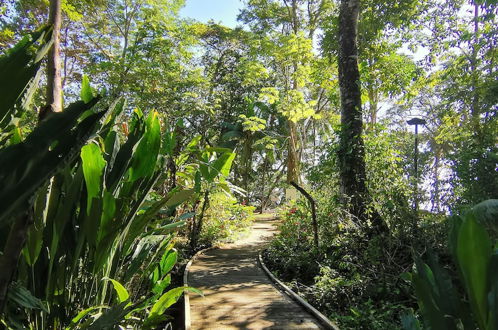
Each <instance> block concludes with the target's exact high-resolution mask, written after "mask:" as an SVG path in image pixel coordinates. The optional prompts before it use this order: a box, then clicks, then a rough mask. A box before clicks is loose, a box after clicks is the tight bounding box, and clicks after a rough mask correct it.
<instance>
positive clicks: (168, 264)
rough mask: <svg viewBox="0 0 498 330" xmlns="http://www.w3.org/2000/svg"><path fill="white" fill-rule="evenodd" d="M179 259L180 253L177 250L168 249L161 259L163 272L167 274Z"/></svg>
mask: <svg viewBox="0 0 498 330" xmlns="http://www.w3.org/2000/svg"><path fill="white" fill-rule="evenodd" d="M177 260H178V253H177V252H176V251H168V253H165V254H164V255H163V257H162V259H161V263H160V265H161V273H162V274H163V275H164V274H167V273H169V272H170V271H171V270H172V269H173V267H174V266H175V264H176V261H177Z"/></svg>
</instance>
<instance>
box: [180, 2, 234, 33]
mask: <svg viewBox="0 0 498 330" xmlns="http://www.w3.org/2000/svg"><path fill="white" fill-rule="evenodd" d="M242 6H243V2H242V1H241V0H186V4H185V7H184V8H183V9H182V10H181V12H180V15H181V16H183V17H190V18H193V19H196V20H198V21H200V22H204V23H206V22H207V21H209V20H210V19H212V20H213V21H214V22H215V23H219V22H221V23H222V24H223V25H226V26H228V27H235V26H236V25H237V15H238V13H239V9H240V8H242Z"/></svg>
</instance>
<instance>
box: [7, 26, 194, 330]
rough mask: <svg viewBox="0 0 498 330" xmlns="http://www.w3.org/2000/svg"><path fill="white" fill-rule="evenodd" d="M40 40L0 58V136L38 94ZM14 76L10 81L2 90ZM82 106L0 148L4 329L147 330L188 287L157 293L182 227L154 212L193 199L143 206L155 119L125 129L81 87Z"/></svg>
mask: <svg viewBox="0 0 498 330" xmlns="http://www.w3.org/2000/svg"><path fill="white" fill-rule="evenodd" d="M46 31H47V29H42V30H41V32H38V33H35V34H33V36H32V38H25V39H23V40H22V41H21V42H20V43H19V45H17V46H16V47H14V49H13V50H11V51H10V52H8V53H7V55H5V56H4V57H2V58H0V68H1V69H2V72H3V71H5V70H10V71H13V74H12V75H11V76H3V75H2V78H1V79H0V84H1V85H6V86H7V85H9V84H10V85H9V86H10V87H11V86H14V87H15V88H14V89H12V88H10V87H9V88H5V89H3V90H2V97H0V99H1V100H2V101H5V100H7V101H9V100H10V101H9V102H7V103H5V102H4V103H2V104H1V106H2V107H1V115H2V128H3V129H4V131H2V133H5V134H6V136H7V137H8V136H9V135H12V134H14V135H15V129H13V130H14V133H12V131H9V130H10V129H11V126H12V125H15V122H16V118H19V116H22V113H23V112H24V111H26V110H27V107H28V104H29V102H26V99H27V98H29V97H30V95H32V94H33V93H34V89H36V85H37V77H38V72H39V71H38V69H39V66H40V65H39V61H40V60H41V57H43V53H41V50H45V51H46V43H45V42H44V40H45V39H44V37H43V36H44V33H45V32H46ZM40 39H42V41H39V43H40V45H39V49H40V50H39V51H36V47H34V46H35V44H36V42H38V40H40ZM32 48H34V49H35V51H33V50H32ZM16 68H17V71H16ZM10 71H9V72H10ZM16 73H18V74H19V76H16ZM12 76H14V77H18V79H16V80H15V81H14V83H11V82H10V83H9V84H7V83H6V80H11V79H12ZM4 94H5V95H4ZM81 98H82V101H79V102H76V103H74V104H72V105H70V106H69V107H67V108H66V109H65V111H63V112H62V113H56V114H51V115H49V116H48V117H47V118H46V119H44V120H43V121H42V122H41V123H40V124H39V125H38V126H37V128H36V129H35V130H33V132H32V133H31V134H29V135H28V136H27V137H26V138H25V139H24V140H20V141H17V140H18V139H14V140H13V141H10V145H9V146H7V147H4V148H2V149H1V150H0V154H1V157H0V159H1V160H2V166H1V172H0V181H2V192H1V194H2V199H1V200H2V208H1V212H0V226H2V227H3V228H2V229H5V228H6V227H8V226H10V228H6V230H2V237H1V238H2V244H0V246H1V247H2V248H3V253H2V255H1V258H0V262H1V263H0V264H1V265H2V271H3V272H4V273H2V281H0V282H1V284H2V294H3V295H4V294H5V292H6V291H7V290H4V289H5V288H6V284H9V282H10V281H11V277H13V278H14V279H15V281H16V282H15V283H14V284H12V285H11V286H10V290H9V294H8V296H7V304H6V306H5V310H4V311H3V315H2V318H1V319H0V321H1V323H2V324H3V326H5V327H8V328H61V327H64V326H68V327H69V328H74V327H78V328H87V327H90V328H97V329H103V328H109V327H114V326H118V325H120V326H140V327H141V328H151V327H154V326H155V325H157V324H159V323H160V322H163V321H164V320H166V317H165V316H164V315H163V314H164V312H165V311H166V309H167V308H168V307H169V306H170V305H171V304H173V303H174V302H175V301H176V300H177V299H178V298H179V297H180V295H181V294H182V293H183V291H184V290H187V289H188V290H193V289H191V288H183V287H179V288H174V289H171V290H169V291H166V288H167V287H168V286H169V285H170V282H171V277H170V275H169V272H170V271H171V269H172V268H173V266H174V264H175V263H176V260H177V253H176V251H174V249H173V245H172V244H171V240H172V234H171V233H172V231H174V230H175V229H176V228H178V227H180V226H182V225H184V222H174V218H173V219H172V218H171V217H163V218H157V217H155V215H156V213H157V212H158V211H160V210H161V209H165V210H166V211H168V212H169V214H171V213H172V212H171V211H172V210H173V209H174V208H175V207H176V206H178V205H179V204H181V203H183V202H184V201H186V200H188V198H189V197H190V196H191V195H192V193H193V191H192V190H181V189H180V188H176V189H174V190H172V191H171V192H170V193H168V194H167V195H166V196H164V197H163V196H161V198H159V199H158V200H154V199H152V198H150V197H149V192H150V191H151V189H152V187H153V186H154V184H155V183H156V182H157V180H158V178H159V176H160V174H161V173H162V172H163V169H164V161H163V157H162V156H161V155H160V145H161V129H160V122H159V119H158V116H157V113H155V112H151V113H149V114H148V115H147V116H145V115H144V114H143V113H142V112H141V111H140V110H138V109H136V110H135V111H134V112H133V114H132V115H131V118H130V119H131V120H130V122H129V125H126V124H124V123H123V122H120V121H124V119H125V118H126V117H125V116H124V115H123V112H124V109H125V102H124V101H122V100H117V101H114V102H109V101H108V100H105V99H103V100H101V99H100V97H98V96H96V92H95V91H94V90H93V89H92V88H91V87H90V84H89V82H88V80H87V79H84V80H83V86H82V91H81ZM109 103H111V104H109ZM3 142H5V139H4V140H3V141H2V143H3ZM31 223H33V225H32V226H30V224H31ZM9 229H10V230H9ZM5 233H8V235H7V236H6V237H4V235H5ZM24 240H26V245H25V247H24V249H23V251H22V257H23V258H22V259H21V260H20V261H19V260H18V259H17V258H18V256H19V255H20V254H21V251H20V250H21V248H22V246H23V244H24ZM4 241H5V243H4ZM12 266H14V267H16V266H17V272H15V269H14V268H13V267H12ZM7 267H8V269H7ZM7 270H8V272H7ZM110 283H112V287H113V288H114V290H113V289H112V288H111V285H110ZM3 298H4V296H2V302H3ZM2 307H3V304H2Z"/></svg>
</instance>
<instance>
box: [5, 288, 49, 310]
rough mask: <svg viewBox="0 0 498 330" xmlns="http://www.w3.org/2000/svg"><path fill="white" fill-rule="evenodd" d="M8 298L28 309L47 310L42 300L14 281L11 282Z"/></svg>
mask: <svg viewBox="0 0 498 330" xmlns="http://www.w3.org/2000/svg"><path fill="white" fill-rule="evenodd" d="M8 299H9V300H10V301H13V302H15V303H16V304H17V305H18V306H19V307H22V308H28V309H41V310H43V311H45V312H46V311H47V308H46V307H45V306H44V305H43V303H42V301H41V300H40V299H38V298H36V297H35V296H33V295H32V294H31V292H29V291H28V289H26V288H25V287H23V286H21V285H19V284H18V283H16V282H14V283H12V284H11V286H10V288H9V293H8Z"/></svg>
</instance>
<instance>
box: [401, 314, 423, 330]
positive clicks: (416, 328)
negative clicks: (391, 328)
mask: <svg viewBox="0 0 498 330" xmlns="http://www.w3.org/2000/svg"><path fill="white" fill-rule="evenodd" d="M401 324H402V325H403V329H405V330H420V329H422V328H421V327H420V322H419V321H418V320H417V319H416V318H415V316H414V315H413V310H412V311H410V313H407V314H403V315H402V316H401Z"/></svg>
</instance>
